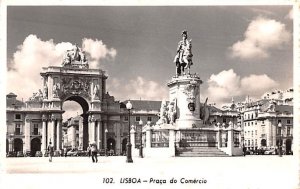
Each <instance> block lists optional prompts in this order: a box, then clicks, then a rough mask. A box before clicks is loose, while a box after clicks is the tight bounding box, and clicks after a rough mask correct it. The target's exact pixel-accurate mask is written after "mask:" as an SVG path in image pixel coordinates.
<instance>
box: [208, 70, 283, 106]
mask: <svg viewBox="0 0 300 189" xmlns="http://www.w3.org/2000/svg"><path fill="white" fill-rule="evenodd" d="M207 83H208V88H207V91H206V93H204V95H206V96H207V97H209V99H210V102H215V103H217V105H218V106H221V105H222V104H224V103H228V102H229V101H230V100H231V98H232V97H245V96H247V95H250V96H252V97H254V98H255V97H257V98H258V97H260V96H261V95H262V94H264V93H265V92H266V91H268V90H271V89H274V88H276V87H277V86H278V83H277V82H276V81H274V80H272V79H271V78H270V77H268V76H267V75H266V74H264V75H250V76H247V77H243V78H241V77H240V76H239V75H237V74H236V73H235V72H234V70H233V69H230V70H224V71H222V72H220V73H218V74H216V75H214V74H213V75H211V76H210V78H209V79H208V82H207Z"/></svg>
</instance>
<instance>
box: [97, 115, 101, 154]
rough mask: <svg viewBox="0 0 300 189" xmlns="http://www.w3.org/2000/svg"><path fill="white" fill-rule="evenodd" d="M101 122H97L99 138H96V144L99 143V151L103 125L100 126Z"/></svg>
mask: <svg viewBox="0 0 300 189" xmlns="http://www.w3.org/2000/svg"><path fill="white" fill-rule="evenodd" d="M100 122H101V121H100V120H98V121H97V124H96V133H97V138H96V143H97V146H98V149H101V137H100V135H101V125H100Z"/></svg>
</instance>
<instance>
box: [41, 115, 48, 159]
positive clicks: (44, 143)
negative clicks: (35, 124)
mask: <svg viewBox="0 0 300 189" xmlns="http://www.w3.org/2000/svg"><path fill="white" fill-rule="evenodd" d="M42 121H43V123H42V149H41V150H42V153H43V154H45V152H46V150H47V120H46V119H45V118H43V119H42Z"/></svg>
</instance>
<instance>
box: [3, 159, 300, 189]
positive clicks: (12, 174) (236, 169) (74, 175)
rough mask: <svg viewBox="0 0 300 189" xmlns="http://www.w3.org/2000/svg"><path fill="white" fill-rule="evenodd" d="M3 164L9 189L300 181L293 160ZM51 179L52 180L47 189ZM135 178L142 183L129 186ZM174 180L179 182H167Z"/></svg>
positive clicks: (291, 184) (228, 185)
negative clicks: (22, 188)
mask: <svg viewBox="0 0 300 189" xmlns="http://www.w3.org/2000/svg"><path fill="white" fill-rule="evenodd" d="M4 161H5V166H4V167H3V168H4V169H6V171H7V174H6V175H5V179H3V180H2V181H4V182H5V184H6V185H7V186H9V187H10V188H20V187H24V188H39V187H40V186H41V185H43V188H56V186H57V187H58V186H61V187H68V188H69V187H73V188H82V187H86V185H87V184H88V185H90V184H91V185H96V186H99V188H100V187H102V188H103V187H104V188H120V187H122V188H127V187H128V188H135V187H136V188H141V187H142V188H153V187H172V188H182V187H187V188H284V189H288V188H295V187H296V186H297V181H298V176H297V173H298V168H297V164H296V163H297V162H296V161H295V157H294V156H283V157H278V156H246V157H205V158H203V157H201V158H200V157H176V158H138V157H133V161H134V162H133V163H132V164H128V163H126V157H125V156H113V157H103V156H101V157H99V162H98V163H92V160H91V158H88V157H66V158H65V157H54V158H53V162H51V163H50V162H48V158H46V157H45V158H44V157H42V158H6V159H5V160H4ZM40 173H43V174H40ZM49 179H51V180H53V182H52V181H51V182H50V183H49V184H46V185H45V184H44V182H48V181H47V180H49ZM139 179H140V182H141V183H132V182H138V181H139ZM172 179H173V180H174V179H175V180H176V181H177V183H170V180H172ZM195 180H196V181H195ZM16 181H17V182H16ZM19 181H20V182H19ZM111 181H112V183H110V182H111ZM163 182H166V183H163ZM190 182H193V183H190ZM194 182H205V183H201V184H199V183H194ZM61 187H59V188H61ZM96 188H97V187H96Z"/></svg>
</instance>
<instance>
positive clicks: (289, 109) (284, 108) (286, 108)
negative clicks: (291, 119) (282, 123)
mask: <svg viewBox="0 0 300 189" xmlns="http://www.w3.org/2000/svg"><path fill="white" fill-rule="evenodd" d="M275 111H276V112H277V113H285V114H293V106H290V105H276V106H275Z"/></svg>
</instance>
